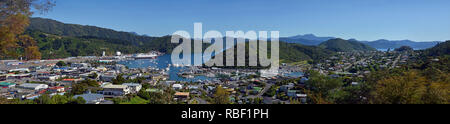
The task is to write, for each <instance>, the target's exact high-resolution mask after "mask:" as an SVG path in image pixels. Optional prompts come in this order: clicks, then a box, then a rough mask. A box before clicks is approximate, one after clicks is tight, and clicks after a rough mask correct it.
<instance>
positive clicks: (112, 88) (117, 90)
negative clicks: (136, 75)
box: [100, 85, 131, 96]
mask: <svg viewBox="0 0 450 124" xmlns="http://www.w3.org/2000/svg"><path fill="white" fill-rule="evenodd" d="M130 92H131V91H130V88H129V87H128V86H126V85H106V86H104V87H103V91H101V92H100V93H101V94H103V95H107V96H124V95H127V94H130Z"/></svg>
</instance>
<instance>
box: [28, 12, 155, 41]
mask: <svg viewBox="0 0 450 124" xmlns="http://www.w3.org/2000/svg"><path fill="white" fill-rule="evenodd" d="M30 22H31V23H30V26H29V27H28V30H32V31H41V32H45V33H49V34H54V35H59V36H71V37H83V36H93V37H98V38H106V39H120V40H123V41H127V44H131V45H140V44H145V43H147V42H151V41H152V40H154V39H156V38H157V37H147V36H139V35H136V34H133V33H130V32H121V31H115V30H111V29H106V28H100V27H95V26H84V25H77V24H65V23H62V22H59V21H56V20H52V19H44V18H31V19H30Z"/></svg>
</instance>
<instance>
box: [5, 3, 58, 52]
mask: <svg viewBox="0 0 450 124" xmlns="http://www.w3.org/2000/svg"><path fill="white" fill-rule="evenodd" d="M53 5H54V2H53V1H52V0H1V1H0V6H1V7H0V17H1V18H0V58H15V57H19V56H23V57H25V59H28V60H31V59H40V57H41V54H40V52H39V50H38V48H37V46H36V41H34V40H33V39H32V38H31V37H30V36H28V35H26V34H23V33H24V31H25V29H26V28H27V27H28V25H29V23H30V22H29V18H28V17H29V16H31V15H32V14H33V12H32V10H38V11H40V12H41V13H43V12H45V11H47V10H49V9H50V8H52V7H53ZM18 48H19V49H18ZM20 50H23V51H25V52H24V53H23V54H24V55H20V52H19V51H20Z"/></svg>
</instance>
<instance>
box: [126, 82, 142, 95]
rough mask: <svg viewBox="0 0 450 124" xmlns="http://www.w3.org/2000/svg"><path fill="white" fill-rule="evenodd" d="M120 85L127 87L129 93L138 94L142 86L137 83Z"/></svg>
mask: <svg viewBox="0 0 450 124" xmlns="http://www.w3.org/2000/svg"><path fill="white" fill-rule="evenodd" d="M122 85H125V86H128V87H129V89H130V93H138V92H139V91H141V89H142V85H141V84H138V83H124V84H122Z"/></svg>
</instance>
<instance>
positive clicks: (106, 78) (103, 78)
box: [100, 75, 116, 82]
mask: <svg viewBox="0 0 450 124" xmlns="http://www.w3.org/2000/svg"><path fill="white" fill-rule="evenodd" d="M115 78H116V75H101V76H100V80H101V81H104V82H111V81H112V80H113V79H115Z"/></svg>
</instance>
